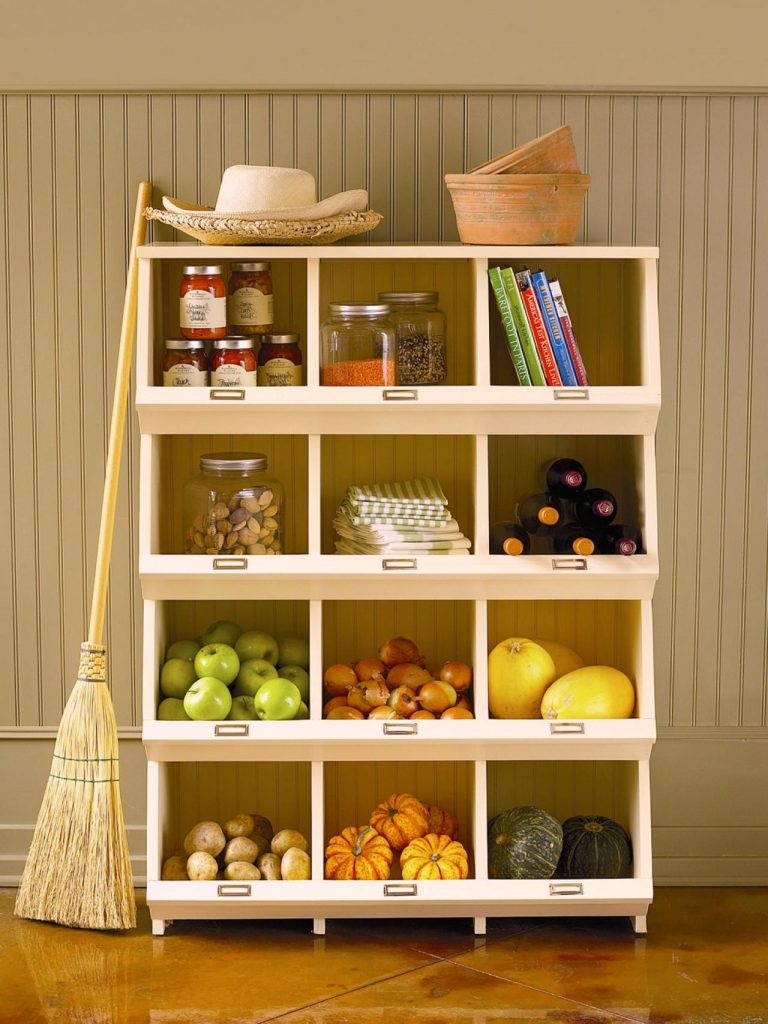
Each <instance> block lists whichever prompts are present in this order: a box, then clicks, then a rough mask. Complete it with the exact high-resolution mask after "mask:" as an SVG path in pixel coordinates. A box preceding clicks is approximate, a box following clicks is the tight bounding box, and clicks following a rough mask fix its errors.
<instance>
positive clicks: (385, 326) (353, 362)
mask: <svg viewBox="0 0 768 1024" xmlns="http://www.w3.org/2000/svg"><path fill="white" fill-rule="evenodd" d="M321 337H322V377H321V380H322V383H323V384H325V385H329V386H331V387H337V386H347V387H387V386H390V385H393V384H395V383H396V379H397V374H396V360H395V352H396V344H397V342H396V334H395V326H394V324H393V323H392V322H391V321H390V320H389V306H388V305H386V304H384V303H359V302H334V303H331V304H330V305H329V307H328V319H327V320H326V322H325V323H324V324H323V326H322V329H321Z"/></svg>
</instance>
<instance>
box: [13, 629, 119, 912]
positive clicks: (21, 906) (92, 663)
mask: <svg viewBox="0 0 768 1024" xmlns="http://www.w3.org/2000/svg"><path fill="white" fill-rule="evenodd" d="M104 650H105V648H103V647H101V646H100V645H96V644H83V645H82V647H81V652H82V653H81V657H80V671H79V673H78V679H77V682H76V683H75V687H74V689H73V690H72V693H71V694H70V696H69V700H68V701H67V703H66V706H65V708H64V714H63V716H62V719H61V725H60V726H59V732H58V736H57V739H56V748H55V751H54V755H53V762H52V765H51V774H50V777H49V779H48V784H47V785H46V788H45V795H44V797H43V803H42V806H41V808H40V813H39V815H38V818H37V825H36V826H35V832H34V835H33V837H32V845H31V847H30V850H29V855H28V856H27V863H26V866H25V868H24V874H23V875H22V878H21V884H20V886H19V892H18V896H17V898H16V907H15V913H16V914H17V916H19V917H27V918H32V919H34V920H37V921H55V922H56V923H58V924H65V925H69V926H70V927H73V928H99V929H107V928H134V927H135V926H136V905H135V902H134V894H133V879H132V876H131V862H130V856H129V853H128V842H127V838H126V833H125V821H124V819H123V807H122V803H121V800H120V783H119V770H118V756H117V724H116V722H115V712H114V708H113V706H112V698H111V697H110V694H109V690H108V688H107V686H106V682H105V671H104Z"/></svg>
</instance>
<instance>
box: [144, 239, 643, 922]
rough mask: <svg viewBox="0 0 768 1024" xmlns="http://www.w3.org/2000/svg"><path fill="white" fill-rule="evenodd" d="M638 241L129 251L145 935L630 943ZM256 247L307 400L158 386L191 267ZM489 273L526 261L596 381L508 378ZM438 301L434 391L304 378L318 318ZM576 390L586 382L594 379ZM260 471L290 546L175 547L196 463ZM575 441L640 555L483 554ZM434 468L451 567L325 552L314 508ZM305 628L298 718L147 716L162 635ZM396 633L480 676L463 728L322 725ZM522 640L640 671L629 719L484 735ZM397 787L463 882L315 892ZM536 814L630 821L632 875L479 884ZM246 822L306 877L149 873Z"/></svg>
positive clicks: (639, 724)
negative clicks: (453, 530)
mask: <svg viewBox="0 0 768 1024" xmlns="http://www.w3.org/2000/svg"><path fill="white" fill-rule="evenodd" d="M657 256H658V253H657V250H656V249H651V248H637V247H575V246H574V247H563V248H561V247H545V248H542V247H524V248H523V247H515V248H511V247H481V246H473V247H468V246H456V245H445V246H349V247H322V248H321V247H309V248H307V247H302V248H282V247H269V248H255V247H244V248H239V247H201V246H197V245H186V244H181V245H174V244H165V243H162V244H155V245H148V246H144V247H142V248H141V249H140V250H139V261H140V262H139V320H138V346H137V351H138V356H137V389H136V402H137V409H138V414H139V420H140V425H141V431H142V438H141V493H140V536H139V570H140V575H141V581H142V589H143V595H144V598H145V603H144V664H143V678H144V684H143V738H144V744H145V748H146V751H147V756H148V759H149V772H148V779H149V783H148V828H147V901H148V904H149V907H150V911H151V915H152V920H153V930H154V932H155V934H162V933H163V932H164V930H165V927H166V925H167V924H168V923H169V922H170V921H172V920H174V919H180V918H224V917H227V918H235V917H237V918H269V917H298V918H307V917H312V918H313V920H314V927H315V930H316V931H318V932H321V931H323V930H324V926H325V919H326V918H333V917H370V916H409V917H411V916H425V917H440V916H443V917H456V916H467V917H471V918H473V919H474V923H475V928H476V930H477V931H479V932H482V931H483V930H484V926H485V919H486V918H487V917H494V916H526V915H542V916H547V915H576V916H578V915H627V916H630V917H631V918H632V919H633V922H634V925H635V928H636V929H637V930H638V931H644V930H645V915H646V912H647V909H648V906H649V904H650V901H651V899H652V878H651V847H650V796H649V781H648V758H649V756H650V752H651V748H652V745H653V742H654V740H655V718H654V696H653V627H652V614H651V597H652V595H653V589H654V584H655V581H656V578H657V576H658V538H657V526H656V489H655V481H656V469H655V456H654V431H655V428H656V421H657V418H658V411H659V406H660V383H659V338H658V316H657V300H656V261H657ZM254 258H257V259H269V260H270V261H271V262H272V271H273V279H274V282H275V306H276V323H277V325H278V327H280V328H282V329H285V330H287V329H292V330H296V331H299V332H300V334H301V336H302V347H303V350H304V364H305V380H304V386H302V387H300V388H292V389H291V390H290V392H285V391H283V390H282V389H259V388H255V389H249V390H245V391H242V392H240V391H237V390H236V389H233V390H231V391H230V390H227V391H223V392H217V391H216V389H210V388H199V389H189V390H187V389H170V388H163V387H161V386H158V384H159V381H160V365H161V359H162V351H163V341H164V339H165V338H166V337H173V336H175V335H177V334H178V312H177V310H178V304H177V299H176V296H177V286H178V281H179V278H180V274H181V267H182V265H183V263H185V262H190V261H193V262H200V261H201V260H202V259H204V260H205V261H206V262H209V263H210V262H223V263H225V264H226V263H229V262H231V261H233V260H238V259H254ZM492 265H502V266H504V265H511V266H514V267H517V266H523V265H533V266H536V267H538V266H542V267H544V268H545V269H546V270H548V271H551V272H552V273H556V274H557V275H558V277H559V278H560V280H561V282H562V284H563V289H564V291H565V294H566V297H567V299H568V303H569V307H570V310H571V314H572V316H573V319H574V321H575V323H576V325H577V328H578V335H579V342H580V346H581V348H582V352H583V354H584V360H585V363H586V366H587V370H588V373H589V375H590V386H589V387H588V388H559V389H557V388H520V387H517V386H516V385H515V384H514V382H513V380H512V368H511V362H510V360H509V357H508V356H507V354H506V349H505V345H504V342H503V337H502V336H501V335H500V325H499V324H498V318H497V316H496V314H495V307H494V305H493V299H492V296H491V295H490V289H489V288H488V283H487V270H488V267H489V266H492ZM409 288H421V289H424V288H431V289H436V290H437V291H439V293H440V303H441V306H442V307H443V308H444V309H445V311H446V314H447V323H448V336H447V345H448V377H447V381H446V383H445V384H444V385H441V386H439V387H431V388H430V387H417V388H410V387H408V388H403V387H395V388H386V389H382V388H328V387H322V386H321V385H320V352H319V327H320V323H321V322H322V320H323V318H324V316H325V310H326V308H327V303H328V302H329V301H334V300H340V299H349V300H362V299H370V298H372V297H375V295H376V294H377V292H378V291H384V290H392V289H401V290H404V289H409ZM593 381H594V383H592V382H593ZM213 448H217V449H228V448H229V449H233V450H234V449H235V448H247V449H251V450H258V451H264V452H266V453H267V454H268V456H269V461H270V472H271V473H273V474H274V475H275V476H277V477H278V478H279V479H280V480H281V482H282V483H283V485H284V487H285V492H286V503H285V507H286V509H287V513H288V514H287V518H286V522H285V524H284V529H285V538H284V544H285V550H286V552H287V553H286V554H284V555H282V556H280V557H279V558H274V559H266V558H259V557H258V556H255V557H241V558H236V557H230V558H222V557H215V558H214V557H209V556H202V555H201V556H195V557H193V556H187V555H182V554H179V553H178V552H179V551H180V550H181V546H180V545H181V537H182V532H183V522H182V519H181V502H180V498H181V488H182V487H183V484H184V482H185V480H186V479H188V477H189V476H190V475H192V474H193V473H194V472H196V468H197V460H198V458H199V455H200V454H201V453H202V452H204V451H210V450H212V449H213ZM562 454H569V455H575V456H576V457H578V458H581V459H582V460H583V461H585V463H586V464H587V467H588V469H589V470H590V472H591V474H592V477H593V479H594V481H595V482H596V483H599V482H601V481H605V482H606V483H607V484H608V485H609V486H611V488H612V489H614V490H616V493H617V496H618V498H619V502H620V507H621V508H622V510H624V511H623V514H626V516H627V518H628V519H630V520H632V521H635V522H637V523H638V525H639V526H640V527H641V529H642V531H643V536H644V540H645V545H646V548H645V550H646V552H647V553H646V554H643V555H639V556H634V557H632V558H624V557H621V556H598V557H589V558H575V557H574V558H568V557H554V556H551V555H543V554H535V555H530V556H524V557H519V558H505V557H499V556H493V555H490V554H489V550H488V534H489V526H490V524H491V523H493V522H495V521H497V520H500V519H505V518H509V516H510V514H511V512H512V510H513V508H514V503H515V501H516V500H517V497H518V496H519V495H520V494H523V493H526V492H527V491H531V490H534V489H535V488H536V487H537V484H540V478H539V467H540V466H541V464H542V463H543V462H545V461H547V460H548V459H549V458H552V457H556V456H557V455H562ZM418 474H429V475H434V476H437V477H438V478H439V479H440V481H441V483H442V484H443V487H444V489H445V491H446V494H447V496H448V498H449V501H450V504H451V508H452V510H453V511H454V512H455V514H456V517H457V518H458V520H459V522H460V523H461V525H462V528H463V529H464V530H465V532H466V533H467V535H468V536H470V537H471V539H472V542H473V547H472V554H471V555H469V556H468V557H464V558H440V557H436V556H431V557H430V556H425V557H418V558H416V559H381V558H376V557H373V556H338V555H335V554H333V532H332V525H331V520H332V517H333V513H334V511H335V509H336V507H337V506H338V503H339V501H340V500H341V497H342V496H343V493H344V491H345V489H346V487H347V486H348V485H349V484H350V483H352V482H353V481H357V482H366V481H367V480H377V481H384V480H394V479H400V478H404V477H408V476H413V475H418ZM222 617H227V618H233V619H235V620H237V621H240V622H241V623H242V624H243V625H245V626H250V625H254V624H258V625H259V626H260V628H264V629H267V630H269V631H272V630H273V631H275V632H281V631H283V632H294V631H306V632H308V635H309V637H310V651H311V654H310V657H311V665H310V677H311V682H310V686H311V690H310V718H309V720H308V721H301V722H274V723H263V722H222V723H216V722H160V721H157V719H156V706H157V701H158V692H159V691H158V678H159V670H160V666H161V664H162V660H163V655H164V651H165V649H166V647H167V645H168V643H169V642H171V641H172V640H174V639H177V638H179V637H181V636H184V635H198V634H199V633H200V632H201V631H202V629H203V628H204V627H205V625H206V624H207V623H208V622H210V621H212V620H213V619H216V618H222ZM396 633H405V634H406V635H412V636H413V638H414V639H415V640H416V641H417V643H418V644H419V646H420V647H421V648H422V650H424V651H425V652H426V653H427V655H428V657H429V659H430V662H434V663H435V664H440V663H441V662H442V661H443V660H446V659H448V658H456V657H458V658H460V659H461V660H465V661H467V662H471V663H472V664H473V665H474V671H475V683H474V687H475V712H476V719H475V720H473V721H453V722H448V721H445V722H440V721H426V722H425V721H420V722H409V721H406V722H393V723H388V722H327V721H323V720H322V717H321V707H322V673H323V666H324V665H327V664H329V663H332V662H334V661H347V660H351V659H353V658H355V657H358V656H360V655H361V654H365V653H369V652H373V651H374V650H375V649H376V647H377V646H378V644H379V643H380V642H381V641H382V640H383V639H386V637H387V636H389V635H395V634H396ZM515 633H525V634H526V635H538V636H547V635H550V636H556V637H557V638H558V639H560V640H562V641H563V642H564V643H571V644H573V645H574V646H577V647H578V648H579V650H580V651H581V652H582V653H583V655H584V657H585V658H586V659H587V662H588V663H592V664H595V663H604V664H611V665H616V666H617V667H619V668H622V669H623V670H624V671H626V672H627V673H628V674H629V675H630V676H631V677H632V678H633V680H634V682H635V685H636V689H637V694H638V701H637V707H636V709H635V715H634V717H633V718H631V719H627V720H621V721H598V720H590V721H583V722H581V721H574V722H554V723H550V722H545V721H499V720H494V719H491V718H490V716H489V714H488V705H487V693H488V680H487V654H488V651H489V649H490V648H491V647H493V646H494V645H495V644H496V643H498V642H499V641H500V640H501V639H503V638H504V637H505V636H509V635H514V634H515ZM397 790H409V791H413V792H416V793H417V794H418V795H419V796H420V797H421V798H422V799H425V800H428V801H430V802H432V803H438V804H440V805H441V806H446V807H447V808H448V809H450V810H452V811H453V812H454V813H456V814H457V815H458V817H459V820H460V821H461V823H462V834H461V839H462V841H463V842H464V844H465V846H466V847H467V849H468V850H469V853H470V878H468V879H467V880H466V881H461V882H432V883H423V882H418V883H416V884H412V883H404V882H402V881H400V880H399V879H397V878H393V879H392V880H391V881H389V882H384V883H374V882H370V883H361V882H352V883H345V882H332V881H327V880H325V879H324V878H323V850H324V847H325V844H326V842H327V840H328V839H329V838H330V836H331V835H333V834H335V832H336V831H338V830H339V829H341V828H342V827H344V826H346V825H349V824H358V823H359V822H361V821H363V820H366V819H367V815H368V814H369V813H370V810H371V808H372V807H373V806H374V805H375V804H376V803H378V802H379V801H380V800H381V799H383V798H384V797H386V796H387V795H388V794H389V793H390V792H394V791H397ZM522 803H533V804H536V805H538V806H543V807H545V808H546V809H548V810H549V811H551V812H552V813H554V814H555V815H557V816H558V817H560V818H561V819H563V818H565V817H568V816H570V815H573V814H577V813H600V814H607V815H608V816H611V817H616V818H618V820H620V821H622V822H623V824H624V825H625V826H626V827H627V828H628V829H629V831H630V832H631V834H632V838H633V844H634V855H635V859H634V868H633V871H634V874H633V877H632V878H627V879H616V880H605V879H596V880H589V879H585V880H581V881H578V880H577V881H567V882H565V881H561V880H557V879H552V880H548V881H537V880H531V881H520V882H515V881H493V880H490V879H489V877H488V864H487V850H486V828H487V821H488V819H489V818H490V817H491V816H492V815H494V814H496V813H498V812H499V811H500V810H502V809H504V808H505V807H509V806H514V805H516V804H522ZM243 809H251V810H257V811H259V812H260V813H264V814H267V815H268V816H269V817H271V818H272V819H273V820H274V821H275V824H276V825H277V827H289V826H290V827H298V828H300V829H301V830H302V831H304V832H305V834H306V835H308V836H311V852H312V864H313V868H312V871H313V877H312V880H311V881H307V882H257V883H245V884H233V883H228V882H164V881H161V880H160V875H161V866H162V861H163V859H164V857H166V856H169V855H170V854H171V853H172V852H173V851H174V849H175V848H176V847H177V846H178V843H179V842H180V840H181V839H182V838H183V835H184V834H185V832H186V831H187V830H188V829H189V827H190V826H191V825H192V824H194V823H195V821H197V820H201V819H204V818H214V819H223V818H225V817H228V816H230V815H231V814H233V813H236V812H237V811H239V810H243Z"/></svg>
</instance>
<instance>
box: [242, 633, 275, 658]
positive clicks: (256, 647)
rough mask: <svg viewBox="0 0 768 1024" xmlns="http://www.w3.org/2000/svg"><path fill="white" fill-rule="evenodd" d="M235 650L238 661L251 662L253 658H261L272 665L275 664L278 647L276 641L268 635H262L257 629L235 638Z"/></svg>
mask: <svg viewBox="0 0 768 1024" xmlns="http://www.w3.org/2000/svg"><path fill="white" fill-rule="evenodd" d="M235 650H236V651H237V656H238V658H239V659H240V661H251V660H252V659H253V658H263V659H264V661H268V662H270V663H271V664H272V665H276V664H277V655H278V650H279V649H278V646H277V640H275V638H274V637H273V636H270V635H269V633H262V632H260V630H258V629H251V630H249V631H248V632H247V633H241V634H240V636H239V637H238V638H237V643H236V644H235Z"/></svg>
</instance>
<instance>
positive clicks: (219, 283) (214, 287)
mask: <svg viewBox="0 0 768 1024" xmlns="http://www.w3.org/2000/svg"><path fill="white" fill-rule="evenodd" d="M179 327H180V331H181V336H182V338H198V339H200V340H202V341H207V340H210V339H212V338H223V337H224V336H225V335H226V333H227V286H226V284H225V283H224V278H223V277H222V273H221V267H219V266H188V267H184V276H183V277H182V279H181V285H180V286H179Z"/></svg>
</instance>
